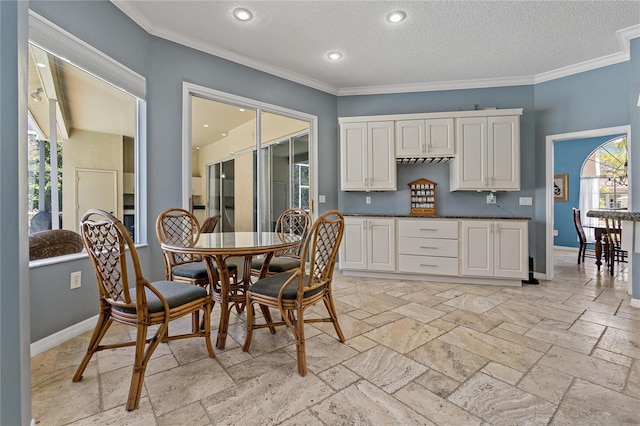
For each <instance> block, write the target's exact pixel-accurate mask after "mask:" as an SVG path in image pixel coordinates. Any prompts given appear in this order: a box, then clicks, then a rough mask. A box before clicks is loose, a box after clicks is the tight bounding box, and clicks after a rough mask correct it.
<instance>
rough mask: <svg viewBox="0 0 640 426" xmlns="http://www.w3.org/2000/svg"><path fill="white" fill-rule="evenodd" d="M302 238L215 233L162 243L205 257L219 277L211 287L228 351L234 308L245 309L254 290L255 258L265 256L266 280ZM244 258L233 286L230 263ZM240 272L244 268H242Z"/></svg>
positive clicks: (171, 249)
mask: <svg viewBox="0 0 640 426" xmlns="http://www.w3.org/2000/svg"><path fill="white" fill-rule="evenodd" d="M301 243H302V238H301V237H300V236H299V235H294V234H284V235H283V234H280V233H277V232H214V233H205V234H200V236H199V237H198V239H197V240H195V241H193V242H192V243H183V244H180V243H172V244H167V243H162V244H161V248H162V250H165V251H169V252H173V253H182V254H189V255H197V256H201V257H202V258H203V259H204V260H205V262H207V264H208V267H209V270H210V271H213V272H212V276H214V277H215V281H216V282H214V283H212V286H211V294H212V297H213V299H214V302H217V303H219V304H220V309H221V313H220V325H219V327H218V339H217V341H216V347H218V348H221V349H222V348H224V346H225V342H226V338H227V329H228V326H229V315H230V312H231V307H232V306H235V307H236V310H237V311H238V312H239V313H240V312H241V311H242V309H244V306H245V300H246V298H245V291H246V290H247V289H248V288H249V287H250V286H251V283H252V281H251V272H252V271H251V261H252V259H253V257H254V256H258V255H262V256H264V260H263V262H262V268H261V269H260V273H259V274H258V279H260V278H264V277H265V276H266V275H267V272H268V270H269V263H270V262H271V258H272V257H273V255H274V254H275V253H276V252H279V251H282V250H286V249H290V248H292V247H296V246H299V245H300V244H301ZM230 257H240V258H243V259H244V261H243V265H242V272H241V275H240V276H237V277H236V279H235V280H234V281H233V282H232V279H231V278H232V277H231V274H230V273H229V267H228V265H227V259H229V258H230ZM239 269H240V268H239Z"/></svg>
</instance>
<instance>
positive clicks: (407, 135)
mask: <svg viewBox="0 0 640 426" xmlns="http://www.w3.org/2000/svg"><path fill="white" fill-rule="evenodd" d="M424 147H425V134H424V120H402V121H396V157H422V156H424Z"/></svg>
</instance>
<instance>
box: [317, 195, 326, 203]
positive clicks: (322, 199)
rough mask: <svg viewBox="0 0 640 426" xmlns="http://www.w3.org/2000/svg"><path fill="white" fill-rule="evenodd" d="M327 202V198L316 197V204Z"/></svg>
mask: <svg viewBox="0 0 640 426" xmlns="http://www.w3.org/2000/svg"><path fill="white" fill-rule="evenodd" d="M326 202H327V197H325V196H324V195H322V194H321V195H318V203H326Z"/></svg>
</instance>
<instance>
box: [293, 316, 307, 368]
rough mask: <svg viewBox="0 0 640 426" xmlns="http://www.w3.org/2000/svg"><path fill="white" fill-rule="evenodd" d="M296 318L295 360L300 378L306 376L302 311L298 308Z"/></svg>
mask: <svg viewBox="0 0 640 426" xmlns="http://www.w3.org/2000/svg"><path fill="white" fill-rule="evenodd" d="M297 316H298V318H297V319H296V323H295V326H296V327H295V328H296V333H295V338H296V358H297V359H298V373H300V375H301V376H304V375H306V374H307V352H306V348H305V341H304V310H303V309H302V308H298V315H297Z"/></svg>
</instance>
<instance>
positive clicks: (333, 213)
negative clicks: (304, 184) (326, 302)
mask: <svg viewBox="0 0 640 426" xmlns="http://www.w3.org/2000/svg"><path fill="white" fill-rule="evenodd" d="M343 234H344V216H343V215H342V213H340V212H339V211H337V210H329V211H327V212H325V213H323V214H322V215H320V216H319V217H318V218H317V219H316V220H315V222H313V225H312V226H311V229H310V230H309V234H308V235H307V238H306V240H305V242H304V244H303V245H302V252H301V256H300V257H301V259H309V269H308V270H307V269H306V266H305V262H300V274H301V276H302V278H301V280H300V283H301V286H300V287H299V289H298V291H299V294H300V295H301V294H302V293H303V292H304V291H307V290H308V289H309V288H315V287H318V286H326V287H327V288H328V289H329V290H330V289H331V281H332V279H333V270H334V268H335V263H336V258H337V257H338V249H339V247H340V242H341V241H342V235H343Z"/></svg>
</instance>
